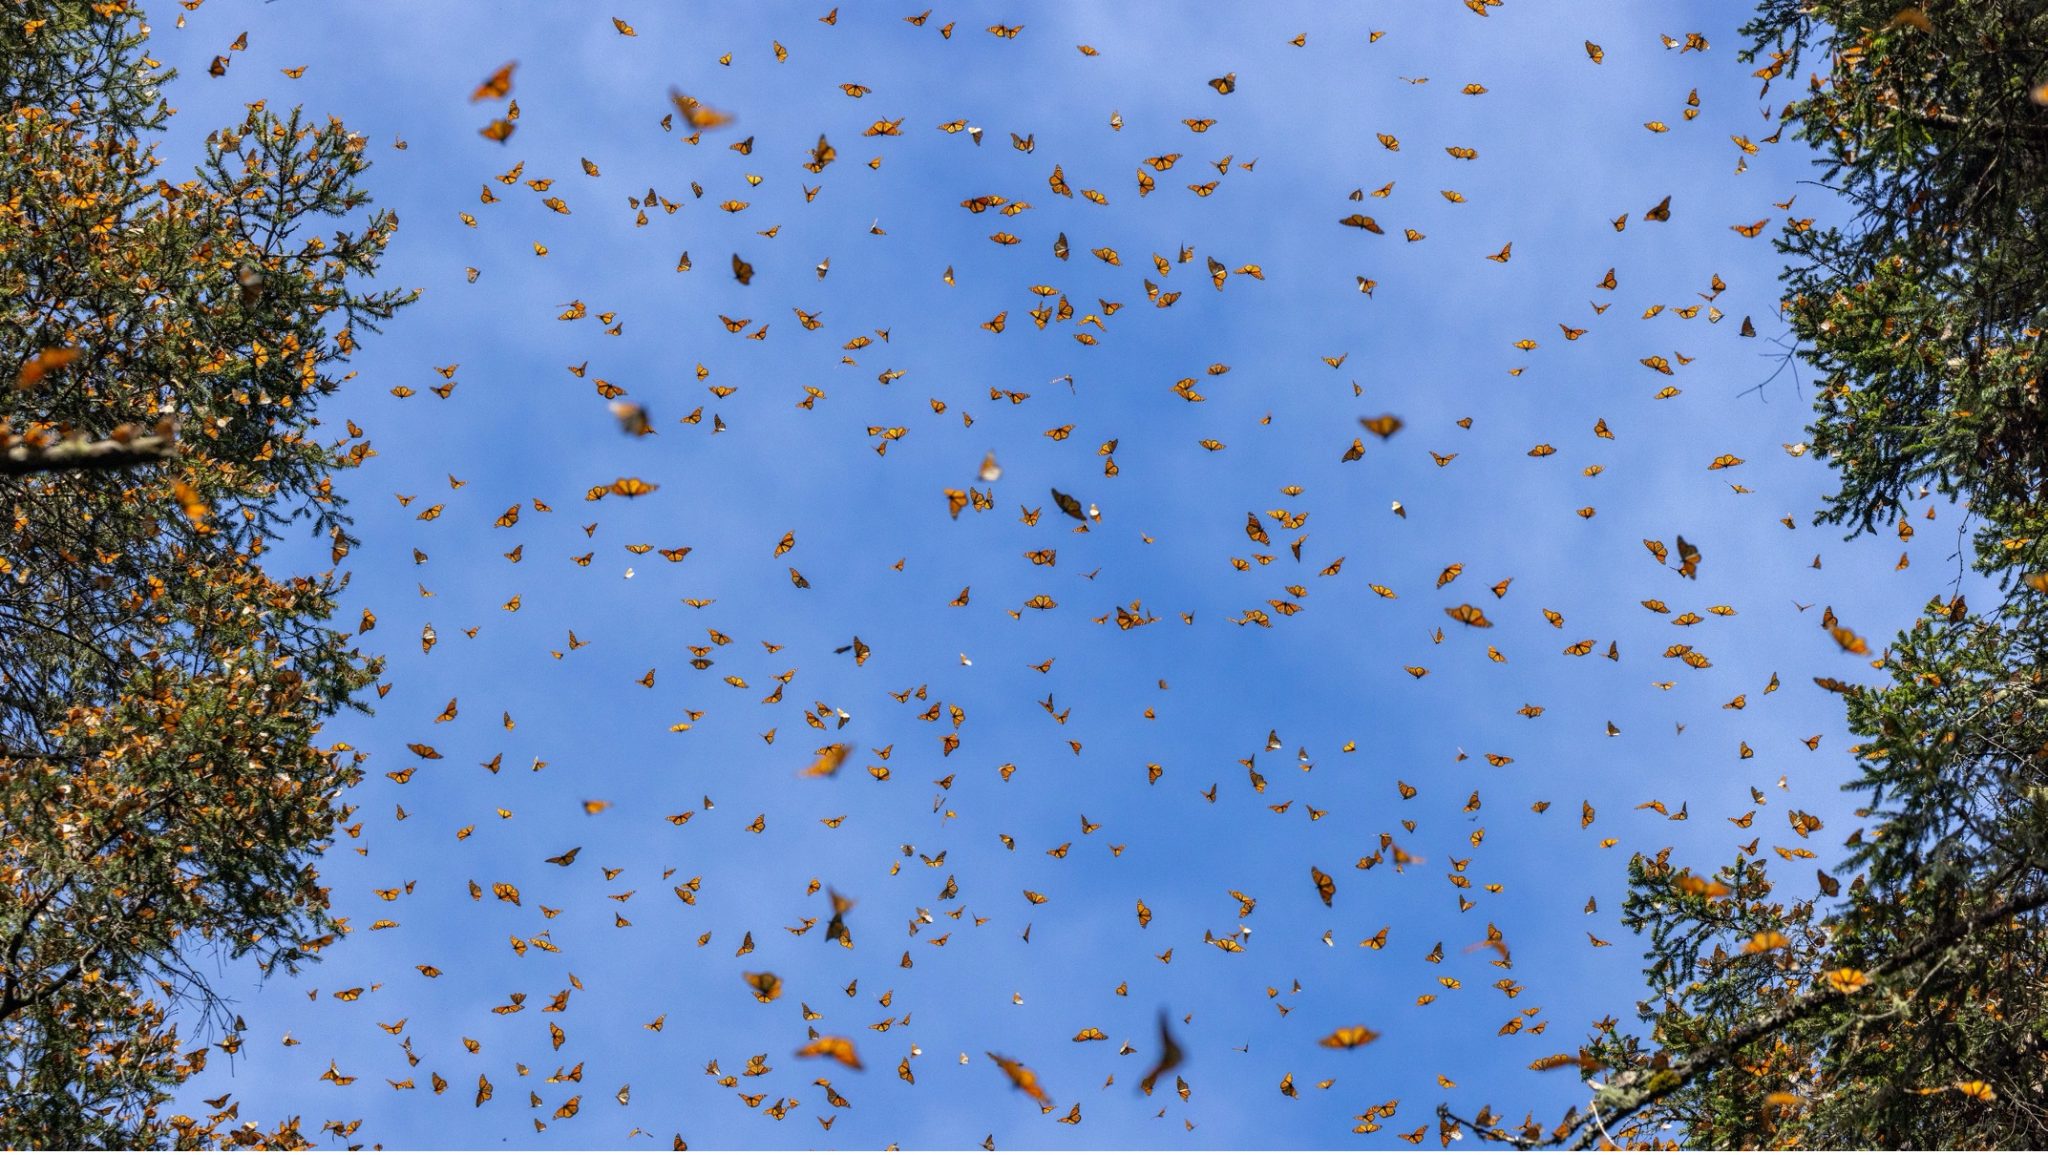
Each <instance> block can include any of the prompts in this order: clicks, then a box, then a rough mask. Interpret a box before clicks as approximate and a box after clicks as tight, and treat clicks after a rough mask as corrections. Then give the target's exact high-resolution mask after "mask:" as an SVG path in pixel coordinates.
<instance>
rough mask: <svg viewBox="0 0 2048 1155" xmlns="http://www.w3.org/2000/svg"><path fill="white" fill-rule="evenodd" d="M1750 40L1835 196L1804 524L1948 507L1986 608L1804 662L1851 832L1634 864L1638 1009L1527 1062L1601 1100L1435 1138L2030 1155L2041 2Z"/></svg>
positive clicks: (2040, 975) (1446, 1116)
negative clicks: (1844, 772)
mask: <svg viewBox="0 0 2048 1155" xmlns="http://www.w3.org/2000/svg"><path fill="white" fill-rule="evenodd" d="M1745 33H1746V34H1747V35H1748V36H1749V37H1751V41H1752V45H1753V47H1752V48H1751V50H1750V52H1749V54H1748V58H1749V60H1750V61H1751V63H1754V64H1757V65H1760V67H1759V68H1758V69H1757V72H1756V75H1757V76H1758V78H1759V79H1761V80H1762V81H1763V92H1764V95H1765V97H1766V98H1768V97H1770V96H1771V95H1773V94H1780V95H1782V92H1783V90H1784V89H1785V88H1787V87H1790V88H1793V89H1795V90H1796V95H1795V97H1794V99H1793V100H1792V101H1791V102H1790V103H1789V104H1787V105H1786V106H1785V107H1784V109H1783V113H1782V115H1783V117H1784V120H1785V122H1786V125H1787V126H1788V127H1789V128H1791V129H1792V130H1793V132H1794V133H1796V135H1797V136H1798V138H1799V139H1801V140H1803V141H1805V142H1806V143H1808V144H1809V145H1811V146H1813V148H1814V149H1815V150H1816V151H1817V152H1818V154H1819V157H1818V164H1819V166H1820V169H1821V179H1822V182H1823V183H1824V184H1826V185H1827V186H1828V187H1830V188H1831V189H1832V190H1833V191H1834V192H1836V193H1837V194H1838V195H1839V196H1841V197H1842V198H1843V199H1844V200H1845V201H1846V202H1847V204H1848V206H1849V207H1850V208H1851V210H1852V219H1851V220H1850V221H1849V223H1848V224H1847V225H1845V226H1842V227H1837V228H1825V229H1800V228H1799V227H1797V226H1795V227H1793V228H1791V229H1788V230H1787V232H1786V233H1785V235H1784V236H1783V238H1782V239H1781V240H1780V250H1781V251H1782V252H1784V253H1785V254H1786V257H1787V259H1788V268H1787V270H1786V273H1785V280H1786V283H1787V287H1788V292H1787V295H1786V296H1787V311H1786V320H1787V321H1788V322H1789V324H1790V327H1791V332H1792V336H1793V337H1794V338H1795V340H1796V342H1797V345H1796V354H1795V355H1796V356H1797V357H1799V358H1800V359H1802V360H1803V361H1804V362H1805V363H1806V364H1808V365H1809V366H1811V368H1812V369H1813V370H1814V371H1815V372H1816V374H1817V388H1818V395H1817V398H1816V417H1815V421H1814V424H1813V426H1812V443H1813V446H1814V449H1815V450H1816V451H1817V452H1818V453H1819V454H1820V455H1821V456H1823V457H1824V458H1826V459H1827V460H1828V461H1829V462H1830V464H1831V465H1832V466H1833V467H1834V469H1835V471H1836V473H1837V476H1838V477H1839V479H1840V483H1841V488H1840V490H1839V492H1838V493H1837V494H1835V495H1834V496H1833V497H1832V498H1831V499H1830V503H1829V505H1828V507H1827V508H1826V509H1823V510H1822V511H1820V513H1819V518H1820V520H1822V521H1826V522H1833V523H1836V524H1842V525H1845V526H1847V527H1849V528H1850V530H1851V532H1852V534H1854V533H1862V532H1867V531H1871V530H1875V529H1877V528H1878V527H1880V526H1892V525H1897V526H1899V527H1900V534H1901V536H1905V535H1906V534H1907V532H1909V529H1910V526H1909V525H1908V523H1906V522H1905V518H1906V517H1907V510H1906V507H1905V502H1906V501H1907V500H1909V499H1915V498H1926V497H1927V496H1928V495H1929V493H1930V492H1937V491H1938V492H1939V493H1940V494H1942V495H1944V496H1948V497H1952V498H1956V499H1959V500H1961V501H1963V502H1966V503H1967V505H1968V508H1969V518H1970V523H1971V525H1972V526H1973V528H1974V530H1975V534H1974V547H1973V554H1974V562H1975V564H1976V566H1977V568H1978V569H1980V570H1982V571H1984V572H1986V573H1989V574H1992V575H1994V576H1996V577H1997V578H1998V579H1999V581H2000V587H2001V589H2002V590H2003V591H2004V594H2005V597H2004V601H2003V602H2002V604H2000V605H1998V606H1997V607H1994V608H1989V609H1985V608H1978V609H1975V610H1973V609H1972V608H1971V607H1969V606H1968V605H1966V604H1965V602H1964V600H1963V599H1962V598H1961V597H1959V596H1957V597H1939V596H1938V597H1936V598H1935V600H1934V601H1932V602H1931V603H1930V604H1929V605H1928V606H1927V607H1926V609H1925V610H1924V611H1923V614H1922V616H1921V618H1920V619H1919V620H1918V621H1917V622H1915V623H1914V624H1913V625H1912V626H1911V627H1910V628H1909V629H1907V630H1906V631H1904V632H1903V633H1902V634H1900V635H1899V636H1898V637H1897V638H1896V639H1894V640H1893V642H1892V644H1891V645H1890V646H1889V647H1888V648H1887V649H1886V650H1885V652H1884V654H1883V656H1882V658H1881V660H1880V661H1878V662H1876V663H1874V665H1875V666H1876V667H1877V672H1876V674H1875V678H1876V679H1877V680H1875V681H1873V683H1872V684H1868V685H1849V684H1846V683H1841V682H1837V681H1834V680H1833V679H1825V678H1824V679H1817V680H1819V681H1820V682H1821V684H1822V685H1823V686H1825V687H1826V688H1828V689H1830V690H1833V691H1836V692H1837V693H1839V694H1840V695H1841V696H1842V699H1843V701H1844V704H1845V707H1846V710H1847V714H1848V722H1849V725H1850V728H1851V729H1852V730H1853V731H1854V732H1855V733H1856V734H1857V735H1858V737H1859V738H1860V739H1861V743H1860V745H1859V746H1858V747H1857V748H1856V756H1857V764H1858V768H1859V776H1858V777H1857V778H1856V779H1855V780H1853V781H1851V782H1848V783H1846V784H1844V788H1845V789H1847V790H1851V791H1854V792H1857V793H1858V794H1859V795H1860V796H1861V797H1862V799H1863V800H1864V805H1863V808H1862V809H1860V810H1858V811H1857V814H1858V816H1859V817H1860V818H1861V819H1863V820H1864V825H1863V826H1862V827H1860V828H1858V829H1856V830H1854V831H1851V832H1849V833H1848V835H1847V837H1846V839H1845V840H1844V842H1843V843H1842V848H1843V849H1842V855H1843V857H1841V858H1840V859H1839V861H1834V862H1830V861H1827V859H1826V858H1824V857H1823V858H1822V862H1824V863H1826V867H1827V868H1826V869H1816V867H1817V866H1820V865H1821V863H1809V862H1805V861H1804V858H1803V857H1802V855H1803V854H1804V852H1805V850H1806V847H1807V846H1809V845H1810V846H1813V848H1814V854H1813V855H1809V856H1807V857H1813V856H1820V855H1824V854H1825V849H1824V847H1825V845H1826V841H1823V840H1818V839H1815V840H1811V841H1808V839H1809V836H1811V835H1813V834H1815V833H1816V832H1817V831H1818V829H1819V824H1818V820H1817V819H1814V818H1813V817H1812V816H1810V815H1802V814H1800V813H1799V812H1796V811H1795V812H1793V814H1792V815H1791V822H1792V827H1793V830H1792V834H1793V835H1794V836H1795V837H1789V838H1788V837H1786V835H1785V833H1784V832H1782V831H1776V832H1773V834H1775V835H1776V838H1777V840H1778V841H1779V849H1778V851H1777V853H1775V854H1774V853H1773V852H1772V851H1770V850H1763V851H1762V853H1758V847H1757V846H1756V845H1755V844H1753V845H1752V846H1751V847H1750V853H1749V854H1747V855H1745V856H1742V857H1739V858H1737V859H1736V861H1735V862H1733V863H1732V864H1728V865H1726V866H1723V867H1721V868H1720V869H1719V870H1718V871H1714V870H1695V869H1691V868H1689V867H1690V866H1691V865H1694V864H1675V863H1672V862H1669V861H1667V860H1666V859H1665V857H1663V856H1658V857H1656V858H1645V857H1641V856H1638V857H1637V858H1636V859H1635V860H1634V861H1633V862H1632V864H1631V867H1630V883H1631V893H1630V896H1629V899H1628V901H1627V905H1626V908H1625V911H1624V921H1625V922H1626V923H1627V924H1628V925H1629V926H1630V927H1631V928H1633V929H1635V930H1638V931H1642V932H1645V933H1646V934H1647V935H1648V938H1649V941H1650V950H1649V952H1648V955H1647V957H1648V960H1649V966H1648V972H1647V978H1648V986H1649V990H1648V992H1647V997H1646V998H1645V1000H1644V1001H1642V1002H1640V1003H1638V1004H1637V1007H1636V1010H1637V1012H1638V1014H1639V1016H1640V1018H1641V1019H1642V1021H1643V1023H1644V1024H1645V1027H1644V1028H1642V1029H1641V1033H1640V1034H1638V1033H1631V1032H1630V1031H1627V1030H1625V1029H1622V1028H1621V1027H1619V1026H1618V1025H1617V1024H1615V1023H1613V1022H1611V1021H1610V1022H1606V1023H1603V1024H1601V1028H1602V1029H1601V1030H1600V1032H1599V1033H1598V1034H1596V1036H1595V1037H1594V1038H1593V1039H1592V1040H1591V1041H1590V1042H1589V1044H1588V1045H1587V1046H1586V1047H1584V1048H1582V1049H1581V1050H1580V1051H1579V1052H1578V1053H1577V1054H1568V1055H1559V1056H1556V1057H1555V1058H1554V1059H1552V1060H1549V1061H1548V1062H1547V1064H1546V1065H1551V1066H1558V1067H1566V1068H1571V1069H1573V1070H1575V1071H1577V1072H1578V1073H1579V1074H1580V1075H1581V1076H1582V1077H1584V1078H1586V1079H1588V1080H1589V1082H1590V1083H1591V1086H1592V1090H1591V1091H1590V1092H1589V1093H1587V1095H1586V1097H1585V1098H1582V1099H1581V1100H1580V1103H1579V1105H1577V1106H1575V1107H1574V1108H1573V1110H1572V1111H1571V1113H1569V1114H1568V1115H1567V1116H1566V1117H1565V1119H1564V1121H1563V1122H1562V1123H1560V1124H1558V1125H1556V1126H1554V1127H1548V1128H1546V1127H1544V1126H1539V1125H1536V1124H1534V1123H1530V1124H1526V1125H1524V1126H1521V1127H1515V1128H1504V1127H1502V1126H1501V1125H1500V1123H1499V1121H1498V1120H1497V1119H1493V1118H1481V1119H1478V1120H1469V1121H1468V1120H1461V1119H1459V1118H1458V1117H1457V1116H1455V1115H1452V1114H1451V1113H1449V1112H1448V1111H1445V1112H1444V1113H1443V1116H1442V1117H1443V1121H1444V1126H1445V1128H1446V1131H1447V1133H1448V1132H1449V1131H1450V1130H1451V1129H1453V1128H1456V1127H1459V1126H1465V1127H1469V1128H1470V1130H1471V1132H1474V1133H1477V1134H1479V1135H1481V1136H1483V1137H1486V1138H1490V1139H1495V1140H1500V1141H1505V1142H1510V1143H1513V1144H1515V1145H1517V1146H1547V1145H1557V1144H1574V1145H1578V1146H1595V1145H1599V1144H1602V1143H1603V1142H1609V1141H1611V1142H1613V1143H1616V1144H1620V1145H1632V1146H1650V1145H1664V1144H1669V1143H1672V1142H1677V1141H1683V1142H1685V1143H1687V1144H1689V1145H1694V1146H1702V1147H1713V1148H1730V1147H1798V1148H1812V1147H1820V1148H1901V1147H1904V1148H1914V1147H1918V1148H1935V1149H1943V1148H1975V1147H2000V1148H2021V1149H2025V1148H2033V1149H2041V1148H2043V1147H2048V938H2044V934H2043V929H2044V927H2043V919H2044V914H2043V911H2044V910H2048V772H2044V760H2048V598H2044V596H2043V595H2044V593H2048V398H2044V397H2043V393H2042V388H2041V381H2040V373H2039V362H2040V361H2041V359H2042V356H2043V353H2044V334H2048V277H2044V276H2043V270H2044V269H2048V232H2044V228H2048V226H2044V223H2043V222H2044V221H2048V2H2043V0H1938V2H1929V3H1925V4H1924V5H1920V6H1911V7H1902V6H1901V4H1900V2H1899V0H1764V2H1763V3H1762V4H1761V6H1760V8H1759V11H1758V14H1757V16H1756V18H1755V19H1754V20H1753V21H1752V22H1751V23H1750V24H1749V25H1748V26H1747V28H1746V29H1745ZM1771 840H1772V836H1771V835H1766V836H1765V838H1763V839H1761V840H1760V842H1767V841H1771ZM1788 842H1789V843H1790V844H1791V846H1790V848H1786V847H1785V844H1786V843H1788ZM1829 870H1833V871H1835V872H1836V873H1834V874H1831V873H1829ZM1808 871H1812V872H1813V873H1812V875H1811V876H1809V875H1808V873H1807V872H1808ZM1844 876H1846V877H1847V881H1843V877H1844Z"/></svg>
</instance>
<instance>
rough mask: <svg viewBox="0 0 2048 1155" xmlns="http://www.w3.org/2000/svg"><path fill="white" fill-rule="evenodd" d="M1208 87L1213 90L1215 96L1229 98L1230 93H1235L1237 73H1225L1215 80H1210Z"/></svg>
mask: <svg viewBox="0 0 2048 1155" xmlns="http://www.w3.org/2000/svg"><path fill="white" fill-rule="evenodd" d="M1209 87H1211V88H1213V89H1215V90H1216V92H1217V94H1218V95H1220V96H1229V95H1230V94H1231V93H1233V92H1236V91H1237V73H1235V72H1226V73H1224V74H1223V75H1221V76H1219V77H1217V78H1215V79H1214V80H1211V81H1210V82H1209Z"/></svg>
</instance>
